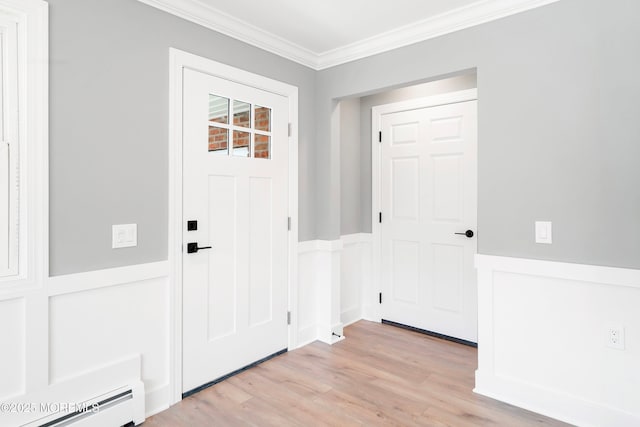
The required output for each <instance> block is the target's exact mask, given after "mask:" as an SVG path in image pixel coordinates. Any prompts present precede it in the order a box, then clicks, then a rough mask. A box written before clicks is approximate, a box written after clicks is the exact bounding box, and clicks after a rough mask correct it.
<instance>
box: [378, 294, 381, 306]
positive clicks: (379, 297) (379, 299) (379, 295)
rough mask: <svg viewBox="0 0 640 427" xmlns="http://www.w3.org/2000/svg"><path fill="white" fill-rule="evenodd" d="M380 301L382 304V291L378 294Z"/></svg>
mask: <svg viewBox="0 0 640 427" xmlns="http://www.w3.org/2000/svg"><path fill="white" fill-rule="evenodd" d="M378 301H379V302H380V304H382V292H380V293H379V294H378Z"/></svg>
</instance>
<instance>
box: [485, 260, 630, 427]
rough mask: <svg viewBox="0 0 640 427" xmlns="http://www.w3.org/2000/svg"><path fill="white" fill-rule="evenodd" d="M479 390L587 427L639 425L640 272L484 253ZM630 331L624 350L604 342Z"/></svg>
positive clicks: (626, 335)
mask: <svg viewBox="0 0 640 427" xmlns="http://www.w3.org/2000/svg"><path fill="white" fill-rule="evenodd" d="M476 265H477V267H478V295H479V307H478V308H479V318H478V370H477V372H476V388H475V391H476V392H477V393H480V394H484V395H487V396H490V397H493V398H495V399H498V400H502V401H505V402H507V403H510V404H513V405H516V406H520V407H523V408H526V409H529V410H532V411H535V412H538V413H541V414H544V415H548V416H550V417H553V418H557V419H560V420H563V421H566V422H569V423H572V424H576V425H580V426H630V425H640V393H638V385H639V384H640V363H638V361H640V309H639V307H640V271H638V270H630V269H621V268H609V267H598V266H590V265H578V264H567V263H559V262H549V261H537V260H528V259H517V258H507V257H494V256H487V255H478V256H477V258H476ZM611 325H619V326H623V327H624V332H625V349H624V350H619V349H614V348H610V347H608V346H607V334H608V328H609V326H611Z"/></svg>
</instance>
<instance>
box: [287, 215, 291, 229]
mask: <svg viewBox="0 0 640 427" xmlns="http://www.w3.org/2000/svg"><path fill="white" fill-rule="evenodd" d="M287 230H289V231H291V217H287Z"/></svg>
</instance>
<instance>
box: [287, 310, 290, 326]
mask: <svg viewBox="0 0 640 427" xmlns="http://www.w3.org/2000/svg"><path fill="white" fill-rule="evenodd" d="M290 324H291V312H290V311H287V325H290Z"/></svg>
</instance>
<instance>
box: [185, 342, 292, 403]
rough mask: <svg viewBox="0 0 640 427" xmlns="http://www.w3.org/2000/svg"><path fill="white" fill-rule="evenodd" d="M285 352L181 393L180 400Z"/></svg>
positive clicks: (272, 355)
mask: <svg viewBox="0 0 640 427" xmlns="http://www.w3.org/2000/svg"><path fill="white" fill-rule="evenodd" d="M287 351H288V350H287V349H286V348H285V349H284V350H280V351H276V352H275V353H273V354H270V355H269V356H267V357H263V358H262V359H260V360H256V361H255V362H253V363H250V364H248V365H247V366H245V367H243V368H240V369H236V370H235V371H233V372H231V373H228V374H227V375H223V376H221V377H220V378H218V379H215V380H213V381H210V382H208V383H206V384H203V385H201V386H199V387H196V388H194V389H192V390H189V391H186V392H184V393H182V398H183V399H185V398H187V397H189V396H191V395H193V394H196V393H198V392H200V391H202V390H204V389H207V388H209V387H211V386H213V385H216V384H218V383H220V382H222V381H224V380H226V379H229V378H231V377H233V376H235V375H238V374H240V373H242V372H244V371H246V370H247V369H251V368H255V367H256V366H258V365H259V364H261V363H264V362H266V361H268V360H271V359H273V358H274V357H277V356H280V355H281V354H284V353H286V352H287Z"/></svg>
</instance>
